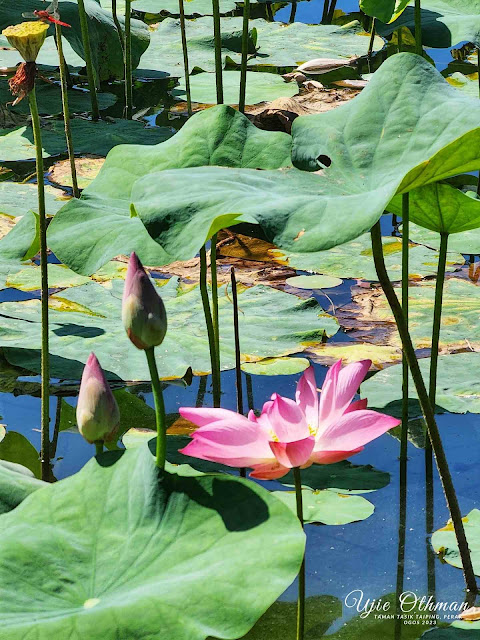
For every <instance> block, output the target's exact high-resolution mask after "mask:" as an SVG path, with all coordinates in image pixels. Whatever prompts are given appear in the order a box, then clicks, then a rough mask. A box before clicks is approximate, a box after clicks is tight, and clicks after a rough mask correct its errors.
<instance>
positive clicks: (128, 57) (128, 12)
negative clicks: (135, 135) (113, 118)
mask: <svg viewBox="0 0 480 640" xmlns="http://www.w3.org/2000/svg"><path fill="white" fill-rule="evenodd" d="M131 2H132V0H125V60H124V61H125V115H126V118H127V120H131V119H132V114H133V80H132V7H131Z"/></svg>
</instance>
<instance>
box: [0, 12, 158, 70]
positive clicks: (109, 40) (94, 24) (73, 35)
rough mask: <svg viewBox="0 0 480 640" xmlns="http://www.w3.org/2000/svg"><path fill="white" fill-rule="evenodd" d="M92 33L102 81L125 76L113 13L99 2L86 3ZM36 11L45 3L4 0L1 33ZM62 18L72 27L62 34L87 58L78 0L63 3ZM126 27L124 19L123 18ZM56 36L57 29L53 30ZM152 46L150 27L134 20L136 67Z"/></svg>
mask: <svg viewBox="0 0 480 640" xmlns="http://www.w3.org/2000/svg"><path fill="white" fill-rule="evenodd" d="M84 2H85V11H86V14H87V20H88V30H89V34H90V48H91V54H92V61H93V64H94V66H95V67H96V69H97V73H98V76H99V78H100V80H109V79H113V78H118V79H121V78H122V77H123V68H124V67H123V54H122V48H121V45H120V40H119V38H118V32H117V30H116V27H115V23H114V21H113V17H112V13H111V12H110V11H107V10H105V9H103V8H102V7H101V5H100V4H99V3H98V2H97V1H96V0H84ZM35 9H45V4H44V3H43V2H42V1H41V0H15V2H14V3H12V2H11V0H0V30H2V29H4V28H5V27H8V26H9V25H12V24H18V23H19V22H22V21H23V20H24V18H23V17H22V13H23V12H25V11H28V12H31V11H34V10H35ZM58 9H59V12H60V16H61V18H62V20H63V21H64V22H67V23H68V24H69V25H71V28H67V27H65V28H63V30H62V33H63V35H64V37H65V38H66V39H67V40H68V41H69V43H70V45H71V46H72V48H73V49H74V51H75V52H76V53H77V54H78V55H79V56H80V57H81V58H83V59H84V51H83V41H82V33H81V29H80V18H79V14H78V6H77V2H76V0H60V2H59V4H58ZM119 20H120V22H121V23H122V24H124V17H123V16H119ZM51 32H52V34H53V27H51ZM148 44H149V31H148V27H147V25H146V24H144V23H143V22H140V21H139V20H132V65H133V68H136V67H137V65H138V62H139V60H140V57H141V55H142V54H143V53H144V51H145V50H146V49H147V47H148Z"/></svg>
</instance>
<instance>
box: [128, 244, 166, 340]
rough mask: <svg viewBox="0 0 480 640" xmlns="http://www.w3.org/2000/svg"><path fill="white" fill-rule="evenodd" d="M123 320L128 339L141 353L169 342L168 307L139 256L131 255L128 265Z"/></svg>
mask: <svg viewBox="0 0 480 640" xmlns="http://www.w3.org/2000/svg"><path fill="white" fill-rule="evenodd" d="M122 320H123V326H124V327H125V331H126V332H127V334H128V337H129V338H130V340H131V341H132V342H133V344H134V345H135V346H136V347H137V349H149V348H151V347H157V346H158V345H159V344H161V343H162V342H163V339H164V338H165V334H166V332H167V312H166V311H165V305H164V304H163V301H162V299H161V298H160V296H159V295H158V293H157V291H156V289H155V286H154V285H153V284H152V282H151V280H150V278H149V277H148V275H147V273H146V272H145V269H144V268H143V266H142V263H141V262H140V260H139V259H138V257H137V255H136V254H135V253H132V254H131V256H130V261H129V263H128V270H127V277H126V279H125V288H124V290H123V300H122Z"/></svg>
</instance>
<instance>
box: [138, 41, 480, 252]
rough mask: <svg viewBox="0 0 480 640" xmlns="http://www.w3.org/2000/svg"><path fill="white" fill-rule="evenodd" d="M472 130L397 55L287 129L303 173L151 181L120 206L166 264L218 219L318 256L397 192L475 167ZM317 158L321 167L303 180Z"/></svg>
mask: <svg viewBox="0 0 480 640" xmlns="http://www.w3.org/2000/svg"><path fill="white" fill-rule="evenodd" d="M479 122H480V101H479V100H473V99H471V98H468V97H466V96H464V95H462V93H461V92H460V91H457V90H456V89H454V88H453V87H451V86H450V85H449V84H448V83H447V82H445V80H444V79H443V77H442V76H441V75H440V74H439V73H438V71H436V70H435V69H434V68H433V67H432V66H431V65H430V64H429V63H428V62H426V61H425V60H423V58H421V57H419V56H416V55H414V54H409V53H402V54H399V55H395V56H392V57H390V58H389V59H388V60H387V61H386V62H385V63H384V64H382V66H381V67H380V68H379V69H378V71H376V72H375V73H374V74H373V77H372V79H371V80H370V82H369V83H368V85H367V87H366V88H365V89H364V90H363V91H362V93H360V95H359V96H357V97H356V98H355V99H354V100H351V101H350V102H348V103H346V104H344V105H342V106H341V107H338V108H337V109H334V110H332V111H328V112H326V113H321V114H315V115H308V116H301V117H299V118H297V119H296V120H295V121H294V123H293V126H292V134H293V143H294V144H293V160H294V163H296V164H297V165H298V166H299V167H300V168H301V169H306V170H308V171H299V170H298V169H281V170H280V171H278V170H277V171H252V170H249V169H233V168H222V167H201V168H198V169H188V170H187V169H177V170H170V171H168V172H163V173H162V174H161V176H160V174H158V173H154V172H152V173H150V174H149V175H147V176H144V177H143V178H141V179H139V180H138V181H137V182H136V183H135V185H134V188H133V191H132V203H133V205H134V207H135V210H136V212H137V214H138V215H139V216H140V217H141V218H142V220H143V222H144V224H145V226H146V227H147V229H148V231H149V233H150V235H151V236H152V237H153V238H154V239H155V240H156V241H157V242H158V243H159V244H160V245H161V246H162V247H163V248H164V249H165V250H166V251H167V253H169V254H170V255H171V256H174V257H175V258H176V259H187V258H191V257H192V256H194V255H195V253H196V252H197V251H198V249H199V247H200V246H201V243H202V242H204V240H205V238H206V237H210V235H211V234H213V233H214V232H215V231H217V230H218V229H219V228H221V227H222V226H225V222H226V221H229V220H230V224H232V223H233V222H248V223H255V224H258V225H259V226H260V227H261V229H262V231H263V233H264V234H265V236H266V238H267V239H268V240H270V241H272V242H274V244H276V245H277V246H279V247H280V248H281V249H287V250H289V251H295V252H297V253H300V252H302V253H303V252H311V251H320V250H324V249H330V248H332V247H334V246H336V245H339V244H343V243H344V242H348V241H350V240H354V239H355V238H357V237H358V236H359V235H361V234H362V233H365V232H366V231H368V230H369V229H370V228H371V227H372V225H373V224H374V223H375V222H376V221H377V220H378V219H379V218H380V216H381V215H382V213H383V211H384V209H385V207H386V205H387V204H388V202H389V201H390V200H391V199H392V197H393V196H394V195H395V193H396V192H397V191H399V192H400V191H402V190H409V189H413V188H415V187H418V186H421V185H423V184H427V183H430V182H435V181H438V180H440V179H441V178H444V177H448V176H449V175H452V174H456V173H459V172H461V171H464V170H465V168H466V167H468V170H473V169H475V168H476V167H478V166H480V154H479V151H478V149H480V144H478V140H479V138H480V127H479V126H478V123H479ZM317 158H319V162H320V163H321V165H323V166H324V167H325V168H324V169H322V170H321V171H320V172H317V173H313V171H314V170H316V169H318V168H319V165H318V163H317ZM328 165H330V166H328ZM186 183H188V185H189V188H188V190H186V189H185V186H184V185H185V184H186ZM266 200H267V201H268V203H269V206H268V207H265V201H266ZM366 202H368V206H365V203H366ZM339 220H341V224H339Z"/></svg>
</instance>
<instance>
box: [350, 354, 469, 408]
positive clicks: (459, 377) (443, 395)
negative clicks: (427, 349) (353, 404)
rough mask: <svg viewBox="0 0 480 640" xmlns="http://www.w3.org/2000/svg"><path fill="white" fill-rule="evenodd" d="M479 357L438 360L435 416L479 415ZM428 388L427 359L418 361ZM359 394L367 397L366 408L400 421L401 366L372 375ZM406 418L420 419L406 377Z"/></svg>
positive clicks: (458, 355)
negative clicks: (407, 388) (381, 412)
mask: <svg viewBox="0 0 480 640" xmlns="http://www.w3.org/2000/svg"><path fill="white" fill-rule="evenodd" d="M479 363H480V355H479V354H478V353H457V354H454V355H448V356H440V357H439V358H438V375H437V407H436V411H437V413H442V412H443V411H449V412H451V413H480V393H479V392H478V388H479V384H478V383H477V382H476V380H475V375H476V372H477V371H478V365H479ZM419 365H420V370H421V371H422V375H423V379H424V380H425V384H426V385H427V388H428V379H429V370H430V359H429V358H423V359H421V360H420V361H419ZM361 395H362V397H363V398H368V406H369V408H370V409H377V410H379V411H383V412H385V413H388V414H389V415H392V416H395V417H397V418H400V417H401V415H402V366H401V365H394V366H393V367H388V368H387V369H384V370H383V371H380V372H379V373H377V374H375V375H374V376H373V378H371V379H370V380H367V381H366V382H364V383H363V384H362V388H361ZM409 415H410V416H411V417H415V416H420V415H421V410H420V404H419V402H418V399H417V394H416V392H415V386H414V384H413V380H412V379H411V377H410V386H409Z"/></svg>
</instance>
